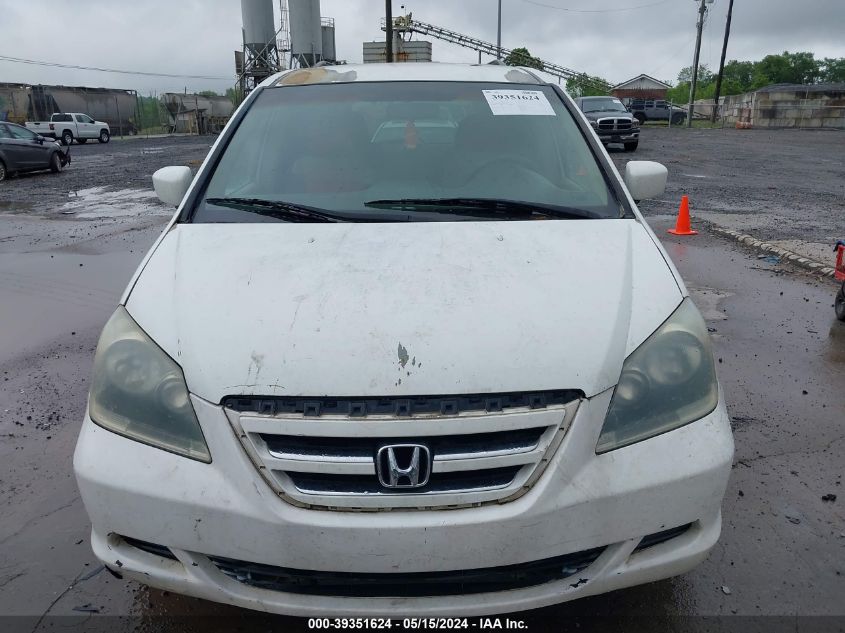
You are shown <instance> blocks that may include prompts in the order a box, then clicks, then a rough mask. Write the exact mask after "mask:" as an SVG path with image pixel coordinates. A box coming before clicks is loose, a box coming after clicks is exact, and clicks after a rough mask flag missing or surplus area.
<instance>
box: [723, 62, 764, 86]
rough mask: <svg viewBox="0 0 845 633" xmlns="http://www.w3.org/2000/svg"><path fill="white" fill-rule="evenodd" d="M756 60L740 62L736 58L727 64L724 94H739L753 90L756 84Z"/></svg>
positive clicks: (724, 75) (724, 77)
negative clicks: (752, 87)
mask: <svg viewBox="0 0 845 633" xmlns="http://www.w3.org/2000/svg"><path fill="white" fill-rule="evenodd" d="M755 63H756V62H740V61H737V60H735V59H732V60H730V61H729V62H728V63H727V64H725V70H724V72H723V74H722V94H723V95H737V94H742V93H743V92H748V91H749V90H751V86H752V85H753V84H754V66H755Z"/></svg>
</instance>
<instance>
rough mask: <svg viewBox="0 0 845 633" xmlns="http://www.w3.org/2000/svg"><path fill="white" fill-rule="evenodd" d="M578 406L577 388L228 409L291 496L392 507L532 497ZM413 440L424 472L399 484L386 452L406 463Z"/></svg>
mask: <svg viewBox="0 0 845 633" xmlns="http://www.w3.org/2000/svg"><path fill="white" fill-rule="evenodd" d="M578 402H579V400H578V393H577V392H571V391H554V392H540V393H522V394H491V395H484V396H456V397H449V396H444V397H415V398H410V399H392V398H378V399H369V400H367V399H337V398H334V399H333V398H315V399H307V398H300V399H293V398H292V399H282V398H242V397H237V396H235V397H231V398H227V399H226V400H225V401H224V405H225V406H226V409H225V410H226V414H227V416H228V418H229V420H230V422H231V423H232V425H233V428H234V429H235V432H236V434H237V435H238V437H239V438H240V440H241V443H242V444H243V446H244V448H245V449H246V451H247V453H248V454H249V455H250V457H251V458H252V460H253V462H254V463H255V465H256V466H257V467H258V469H259V471H260V472H261V474H262V475H263V476H264V478H265V479H266V480H267V481H268V483H269V484H270V485H271V486H272V487H273V488H274V489H275V490H276V492H277V493H278V494H279V495H280V496H281V497H282V498H284V499H285V500H287V501H289V502H291V503H294V504H296V505H301V506H305V507H313V508H330V509H349V510H391V509H422V508H431V507H449V508H451V507H467V506H472V505H480V504H483V503H491V502H497V503H501V502H503V501H507V500H510V499H512V498H516V497H517V496H519V495H521V494H524V492H526V491H527V490H528V489H529V488H530V487H531V485H533V483H534V482H535V481H536V479H537V478H538V477H539V476H540V474H541V473H542V471H543V469H544V468H545V466H546V464H547V463H548V460H549V457H550V455H551V453H553V452H554V450H555V449H556V448H557V446H558V444H559V443H560V441H561V439H562V437H563V434H564V432H565V431H566V429H567V428H568V426H569V423H570V422H571V420H572V418H573V416H574V414H575V411H576V409H577V407H578ZM271 403H272V404H271ZM361 403H364V406H363V407H362V408H356V407H357V405H359V404H361ZM409 403H410V404H409ZM362 409H363V410H362ZM270 411H272V413H271V412H270ZM443 411H448V413H443ZM341 412H343V413H341ZM409 445H410V446H420V447H423V448H422V449H421V455H423V456H424V457H422V458H421V459H425V463H424V464H421V469H422V471H423V472H424V474H425V476H424V477H421V479H420V480H419V481H418V482H414V483H418V484H419V487H413V488H400V487H396V488H394V487H391V485H390V482H389V481H388V478H387V477H386V476H385V472H384V471H385V470H386V461H385V458H384V457H382V458H381V459H379V457H378V456H379V452H380V450H381V449H383V448H384V447H389V446H394V447H397V449H396V450H397V453H396V454H397V455H400V454H401V455H405V457H401V459H408V457H407V456H409V455H410V452H405V453H401V451H400V449H401V450H405V451H407V449H406V448H401V447H407V446H409ZM382 455H384V452H382ZM379 464H381V471H382V472H381V473H380V472H379ZM403 467H404V464H403ZM401 481H402V482H403V483H405V480H401ZM394 483H395V482H394Z"/></svg>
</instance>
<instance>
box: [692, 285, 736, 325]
mask: <svg viewBox="0 0 845 633" xmlns="http://www.w3.org/2000/svg"><path fill="white" fill-rule="evenodd" d="M687 289H688V290H689V292H690V295H691V296H692V300H693V301H694V302H695V305H696V306H698V309H699V310H700V311H701V316H703V317H704V320H705V321H724V320H726V319H727V318H728V315H727V314H725V312H724V311H723V310H722V308H721V307H719V306H720V304H721V303H722V302H723V301H724V300H725V299H727V298H728V297H730V296H731V293H729V292H722V291H721V290H716V289H715V288H704V287H695V286H689V285H688V286H687Z"/></svg>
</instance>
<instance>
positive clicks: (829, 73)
mask: <svg viewBox="0 0 845 633" xmlns="http://www.w3.org/2000/svg"><path fill="white" fill-rule="evenodd" d="M819 66H820V69H819V70H820V71H821V72H820V74H819V81H821V82H823V83H836V82H845V57H839V58H833V57H825V58H824V59H823V60H821V62H819Z"/></svg>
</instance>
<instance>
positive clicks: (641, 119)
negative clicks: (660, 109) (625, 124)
mask: <svg viewBox="0 0 845 633" xmlns="http://www.w3.org/2000/svg"><path fill="white" fill-rule="evenodd" d="M634 118H635V119H636V120H637V121H639V122H640V125H642V124H643V123H645V115H644V114H643V113H642V112H634Z"/></svg>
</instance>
